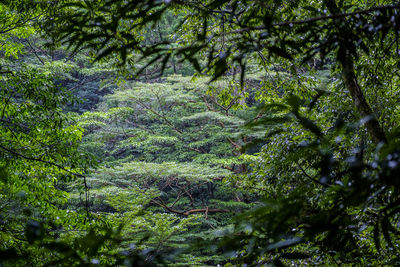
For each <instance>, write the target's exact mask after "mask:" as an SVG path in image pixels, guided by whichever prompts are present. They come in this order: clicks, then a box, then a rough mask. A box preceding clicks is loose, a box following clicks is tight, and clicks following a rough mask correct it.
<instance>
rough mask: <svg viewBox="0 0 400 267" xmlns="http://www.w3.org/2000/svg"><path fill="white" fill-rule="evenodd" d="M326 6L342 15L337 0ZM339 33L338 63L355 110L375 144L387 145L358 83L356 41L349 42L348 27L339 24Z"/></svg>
mask: <svg viewBox="0 0 400 267" xmlns="http://www.w3.org/2000/svg"><path fill="white" fill-rule="evenodd" d="M325 4H326V6H327V8H328V9H329V11H330V12H331V13H332V14H333V15H338V14H341V11H340V9H339V7H338V6H337V4H336V1H335V0H325ZM337 32H338V34H339V40H340V47H339V53H338V61H339V62H340V64H341V65H342V78H343V82H344V85H345V87H346V88H347V90H349V93H350V95H351V98H352V100H353V102H354V105H355V108H356V110H357V112H358V113H359V115H360V117H361V119H365V120H366V122H365V126H366V128H367V131H368V134H369V135H370V137H371V139H372V141H373V142H374V143H375V144H378V143H381V142H382V143H387V139H386V135H385V131H384V130H383V128H382V126H381V125H380V124H379V121H378V118H377V117H376V115H375V113H374V112H373V110H372V108H371V106H370V105H369V104H368V102H367V100H366V99H365V96H364V93H363V92H362V90H361V88H360V86H359V84H358V81H357V76H356V74H355V71H354V61H353V58H354V55H352V54H351V51H356V50H357V49H356V46H355V44H354V40H353V41H352V40H349V38H350V37H349V36H351V35H350V34H348V33H349V32H351V31H350V29H349V28H348V27H347V25H344V26H340V25H339V24H337Z"/></svg>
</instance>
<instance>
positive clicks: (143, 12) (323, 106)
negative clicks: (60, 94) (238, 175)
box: [43, 0, 400, 265]
mask: <svg viewBox="0 0 400 267" xmlns="http://www.w3.org/2000/svg"><path fill="white" fill-rule="evenodd" d="M399 9H400V5H399V3H397V2H393V1H381V3H380V5H376V3H372V2H371V3H368V2H357V3H354V2H352V1H334V0H326V1H313V2H312V3H311V4H310V3H309V2H305V1H289V2H287V1H279V0H275V1H272V0H271V1H233V0H209V1H180V0H172V1H97V2H96V5H94V4H93V3H92V2H90V1H84V2H82V1H60V2H59V6H56V9H54V12H55V13H53V14H52V16H50V17H49V18H51V19H49V20H47V21H45V23H44V24H43V28H44V29H46V31H47V33H48V34H51V36H52V38H53V39H54V41H56V42H64V43H66V44H68V45H70V47H71V48H73V49H75V50H76V49H79V48H81V47H85V48H87V49H91V50H92V51H93V53H95V56H96V58H97V59H98V60H106V59H107V58H108V59H110V58H113V57H114V56H117V58H118V60H117V62H115V63H116V65H119V66H125V67H127V68H128V69H130V70H131V69H133V70H135V71H136V73H137V74H139V73H141V72H143V71H144V70H146V69H148V68H149V67H150V66H152V67H155V68H156V69H158V70H160V73H159V74H162V72H163V70H165V69H166V68H168V66H170V65H169V64H170V60H171V59H177V60H181V61H188V62H190V63H191V64H192V66H193V68H194V69H195V70H196V71H197V72H198V75H205V74H209V75H210V76H211V79H210V80H211V82H214V81H216V80H218V79H221V78H224V79H230V81H231V84H232V85H233V86H229V87H228V88H227V89H226V91H225V92H227V93H225V96H227V95H230V96H245V95H246V94H247V93H248V89H249V87H250V88H251V87H255V86H254V85H253V84H254V81H252V80H251V79H250V75H249V73H250V71H251V70H252V69H256V71H263V72H264V74H265V76H267V75H270V74H271V73H277V74H276V75H275V76H274V77H272V79H271V78H265V79H263V81H262V83H263V86H261V87H256V88H255V89H256V90H254V91H255V95H254V97H255V98H256V99H257V100H258V101H259V102H261V103H262V104H263V105H260V108H259V113H258V115H257V116H256V117H255V119H254V121H253V122H252V123H250V124H249V127H250V128H251V129H256V128H257V129H258V130H266V131H267V132H268V133H267V134H266V135H265V136H264V137H263V138H261V139H260V140H258V142H261V143H262V144H264V146H263V150H262V151H261V153H259V154H257V155H255V156H254V157H251V156H249V155H247V156H245V157H248V158H250V159H255V161H254V164H253V169H252V171H251V172H250V174H249V177H250V179H244V180H245V182H243V184H244V185H245V186H247V185H249V184H250V185H251V184H254V185H255V186H256V187H257V188H258V189H263V190H264V191H265V194H266V198H265V201H264V202H263V204H261V205H260V206H259V207H258V208H257V209H255V210H253V211H250V212H249V213H247V214H244V215H243V216H242V217H239V219H238V223H237V227H236V231H235V232H234V233H235V234H233V233H230V235H231V237H232V236H233V239H230V238H227V239H226V242H223V248H224V249H225V250H229V249H230V248H231V249H232V250H233V251H234V252H235V253H236V255H238V256H243V257H239V259H238V260H239V261H241V262H248V263H250V264H255V262H258V263H261V264H263V263H270V262H273V263H275V264H276V265H279V264H282V262H283V261H285V260H282V259H287V260H290V259H294V258H296V259H304V261H305V262H306V263H307V259H306V258H310V256H311V254H312V253H311V252H312V251H313V249H314V251H317V253H318V256H320V257H321V258H322V259H328V260H331V261H332V262H335V261H336V263H337V264H340V263H343V262H347V263H354V262H358V263H363V260H365V255H370V254H373V255H377V256H376V257H372V256H371V257H370V258H368V260H369V261H375V262H373V263H374V264H375V265H379V264H392V265H395V264H398V262H397V261H396V260H397V258H398V255H397V254H396V253H397V252H390V251H395V249H396V245H395V244H396V242H395V241H396V240H397V235H398V234H397V233H398V227H397V225H396V222H397V221H398V219H399V218H398V212H399V210H400V209H399V200H398V194H397V192H398V182H397V179H396V177H397V176H398V172H399V166H400V165H399V164H398V163H399V162H398V161H399V157H398V155H399V152H398V151H399V145H398V123H397V119H393V118H392V117H395V118H398V115H399V108H398V103H397V102H396V97H398V80H399V79H398V74H397V73H396V72H393V71H392V69H393V67H394V66H396V64H397V56H398V48H397V42H398V33H399V25H400V16H399ZM178 10H181V11H178ZM171 11H175V12H182V13H181V14H183V18H182V21H181V23H180V24H178V26H177V28H176V29H175V30H174V34H175V36H174V37H173V38H166V39H164V40H163V39H162V38H160V39H159V41H155V42H148V40H144V38H143V36H144V34H143V32H144V31H146V30H147V29H148V27H149V26H157V23H158V22H160V21H162V20H163V19H164V18H165V17H166V16H167V14H170V13H168V12H171ZM328 68H329V69H330V70H331V72H330V74H329V75H328V76H326V75H324V76H323V77H322V78H321V79H320V80H319V79H318V78H319V76H321V73H323V72H327V71H328ZM282 72H283V73H284V75H282ZM389 88H390V89H389ZM246 90H247V91H246ZM250 91H251V90H250ZM296 95H298V96H296ZM223 96H224V94H220V97H221V98H223ZM376 96H380V99H377V97H376ZM228 98H229V97H228ZM382 101H383V102H382ZM348 103H352V105H353V107H354V108H349V107H348V105H347V104H348ZM393 114H394V115H393ZM357 122H358V124H360V125H358V126H357ZM270 130H271V131H270ZM272 130H273V131H272ZM365 130H366V132H367V133H368V134H365ZM278 131H279V133H278ZM283 149H287V151H283ZM271 157H272V158H271ZM271 162H272V163H271ZM270 167H272V168H270ZM293 178H296V179H293ZM249 180H250V181H249ZM239 182H240V180H239ZM241 218H242V219H241ZM246 222H247V223H246ZM354 247H360V249H359V250H355V249H354ZM221 249H222V248H221ZM241 251H244V253H243V255H241V254H240V252H241ZM384 251H385V252H386V254H385V252H384ZM371 252H372V253H371ZM368 253H369V254H368ZM332 254H334V255H332ZM318 256H316V257H314V258H312V257H311V258H310V261H316V260H317V259H318ZM287 260H286V261H287ZM339 261H340V262H339Z"/></svg>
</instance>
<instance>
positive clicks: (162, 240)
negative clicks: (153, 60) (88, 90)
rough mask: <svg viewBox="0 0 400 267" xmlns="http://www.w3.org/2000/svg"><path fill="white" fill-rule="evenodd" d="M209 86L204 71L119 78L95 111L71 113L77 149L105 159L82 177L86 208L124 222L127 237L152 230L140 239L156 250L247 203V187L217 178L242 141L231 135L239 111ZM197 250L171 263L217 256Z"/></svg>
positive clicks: (223, 220)
mask: <svg viewBox="0 0 400 267" xmlns="http://www.w3.org/2000/svg"><path fill="white" fill-rule="evenodd" d="M214 90H217V89H216V88H214ZM207 91H208V86H207V85H206V83H205V81H204V79H198V80H197V81H196V82H191V81H190V78H189V77H181V76H170V77H168V78H166V80H165V81H164V83H151V84H145V83H138V82H136V83H130V82H125V83H122V84H121V85H120V88H119V89H117V90H116V91H115V92H114V94H110V95H107V96H106V98H105V100H106V101H104V102H103V103H101V104H100V105H99V107H98V110H97V111H93V112H86V113H84V114H82V115H81V116H79V117H77V118H76V120H77V122H78V125H80V126H81V127H83V128H84V129H86V131H85V136H84V142H83V144H82V147H81V149H84V150H86V151H92V152H93V153H95V154H97V155H98V156H99V158H100V159H101V164H102V165H103V166H104V167H101V168H97V169H96V170H95V173H94V174H93V175H91V177H90V178H88V183H89V186H90V187H91V188H92V189H91V196H92V200H93V205H92V211H94V212H103V213H102V215H101V216H103V217H104V216H106V217H107V218H109V219H110V220H111V221H114V222H115V223H116V224H118V223H122V222H124V223H125V226H126V227H124V228H123V232H124V236H129V237H131V238H132V242H136V241H138V238H139V237H140V236H141V235H145V234H146V233H149V232H150V233H151V235H152V238H150V239H148V240H147V241H146V242H145V243H144V244H143V245H144V246H145V247H146V248H153V249H154V248H155V249H156V251H158V252H160V253H161V251H164V254H166V253H165V250H167V251H168V249H169V250H171V249H177V248H180V249H182V248H187V247H188V243H189V242H190V240H191V239H193V238H194V237H196V236H209V235H212V233H213V231H212V230H213V229H218V228H220V227H223V226H225V225H226V224H227V223H228V219H229V218H230V217H232V212H235V211H236V212H237V211H240V210H241V209H243V208H246V207H248V206H249V204H248V203H246V202H244V199H243V196H244V197H250V195H247V194H243V193H241V192H239V191H235V189H234V188H229V187H227V186H225V185H223V184H222V183H221V180H222V178H223V177H227V176H230V175H231V174H232V172H233V171H241V170H240V167H241V163H240V161H239V160H237V159H235V157H234V154H235V153H239V148H240V146H241V145H243V141H240V140H239V141H237V140H236V139H237V137H238V133H239V132H240V129H239V127H240V126H241V125H242V124H243V123H244V120H243V119H241V114H242V116H243V114H244V111H235V110H230V108H231V107H226V106H224V104H220V103H219V101H218V98H217V97H215V96H210V95H209V94H208V93H207ZM218 105H220V106H221V107H219V106H218ZM231 106H232V105H231ZM222 112H223V113H222ZM233 140H235V141H233ZM235 142H237V143H235ZM235 165H236V167H235ZM134 188H137V189H134ZM110 190H111V191H112V192H115V193H111V191H110ZM137 190H140V191H139V192H138V191H137ZM112 196H113V197H112ZM76 197H78V196H76ZM76 199H77V198H76ZM134 203H137V205H136V206H135V204H134ZM144 207H145V208H146V209H145V210H142V209H143V208H144ZM121 208H122V209H123V210H121ZM139 211H141V212H139ZM166 212H167V213H166ZM195 214H198V215H195ZM132 226H133V227H132ZM166 229H168V231H167V230H166ZM156 240H158V241H156ZM203 254H204V255H201V254H199V253H194V254H186V253H183V254H182V255H180V256H179V257H178V258H175V259H174V264H183V265H185V264H188V262H187V260H188V257H189V256H190V257H191V258H192V259H191V260H190V261H191V264H194V262H193V261H194V260H195V261H196V262H197V264H200V265H204V264H205V263H206V262H208V263H216V262H219V261H221V259H222V257H220V256H217V255H212V254H210V252H204V253H203ZM190 257H189V258H190Z"/></svg>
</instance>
